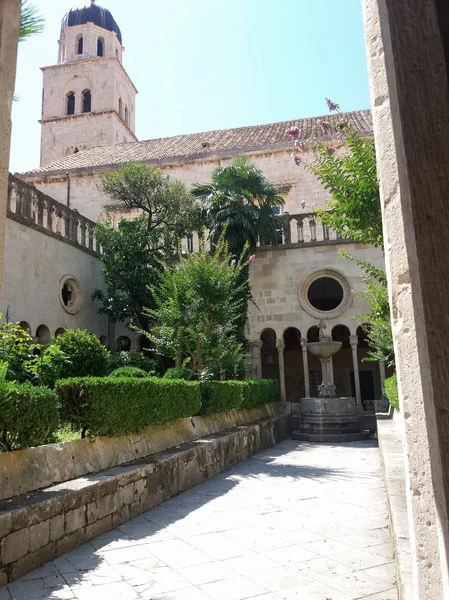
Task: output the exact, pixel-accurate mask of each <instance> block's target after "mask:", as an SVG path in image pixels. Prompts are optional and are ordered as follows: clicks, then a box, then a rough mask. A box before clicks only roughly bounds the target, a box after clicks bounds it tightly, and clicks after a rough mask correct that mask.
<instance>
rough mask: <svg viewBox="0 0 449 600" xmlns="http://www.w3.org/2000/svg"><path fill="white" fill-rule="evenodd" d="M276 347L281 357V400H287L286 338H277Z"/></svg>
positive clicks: (279, 357)
mask: <svg viewBox="0 0 449 600" xmlns="http://www.w3.org/2000/svg"><path fill="white" fill-rule="evenodd" d="M276 348H277V349H278V359H279V383H280V388H281V401H282V402H287V395H286V393H285V367H284V340H279V339H277V340H276Z"/></svg>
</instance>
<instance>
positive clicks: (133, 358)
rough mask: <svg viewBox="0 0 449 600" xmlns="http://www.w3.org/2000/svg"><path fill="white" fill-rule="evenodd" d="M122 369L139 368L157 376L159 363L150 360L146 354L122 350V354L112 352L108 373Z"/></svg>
mask: <svg viewBox="0 0 449 600" xmlns="http://www.w3.org/2000/svg"><path fill="white" fill-rule="evenodd" d="M120 367H137V368H138V369H142V371H145V372H146V373H148V374H150V375H155V374H156V373H157V371H158V362H157V361H156V360H154V358H150V357H149V356H148V354H147V352H145V350H141V351H140V352H137V351H132V352H128V351H127V350H122V351H121V352H111V353H110V355H109V361H108V371H109V372H111V371H115V370H116V369H119V368H120Z"/></svg>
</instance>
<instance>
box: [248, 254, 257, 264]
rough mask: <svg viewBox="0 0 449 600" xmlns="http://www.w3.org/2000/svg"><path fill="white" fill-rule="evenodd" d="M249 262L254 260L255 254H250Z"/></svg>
mask: <svg viewBox="0 0 449 600" xmlns="http://www.w3.org/2000/svg"><path fill="white" fill-rule="evenodd" d="M249 260H250V262H253V260H256V255H255V254H251V256H250V257H249Z"/></svg>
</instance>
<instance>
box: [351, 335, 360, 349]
mask: <svg viewBox="0 0 449 600" xmlns="http://www.w3.org/2000/svg"><path fill="white" fill-rule="evenodd" d="M349 343H350V344H351V348H357V346H358V345H359V336H358V335H350V336H349Z"/></svg>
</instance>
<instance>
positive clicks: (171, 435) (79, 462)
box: [0, 402, 286, 500]
mask: <svg viewBox="0 0 449 600" xmlns="http://www.w3.org/2000/svg"><path fill="white" fill-rule="evenodd" d="M285 410H286V406H285V405H283V404H282V403H279V402H276V403H273V404H267V405H265V406H260V407H258V408H255V409H253V410H239V411H236V410H233V411H229V412H223V413H216V414H212V415H207V416H202V417H191V418H188V419H180V420H179V421H175V422H174V423H172V424H170V425H160V426H151V427H148V428H147V429H145V430H143V431H141V432H140V433H139V434H135V435H128V436H123V437H96V438H87V439H84V440H81V439H80V440H73V441H71V442H62V443H60V444H50V445H47V446H39V447H38V448H27V449H26V450H18V451H16V452H6V453H2V454H0V477H1V485H0V500H6V499H8V498H14V497H15V496H19V495H20V494H24V493H26V492H32V491H34V490H38V489H41V488H46V487H49V486H50V485H53V484H55V483H60V482H63V481H68V480H69V479H75V478H76V477H81V476H82V475H87V474H89V473H98V472H99V471H103V470H104V469H109V468H110V467H115V466H117V465H122V464H124V463H127V462H131V461H133V460H136V459H139V458H144V457H146V456H150V455H151V454H154V453H156V452H162V451H163V450H167V448H174V447H175V446H180V445H181V444H185V443H187V442H191V441H193V440H197V439H199V438H201V437H204V436H205V435H210V434H213V433H217V432H218V431H223V430H224V429H230V428H232V427H236V426H238V425H244V424H245V423H251V422H252V421H257V420H259V419H263V418H266V417H269V416H273V415H275V414H277V413H279V412H285Z"/></svg>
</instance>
